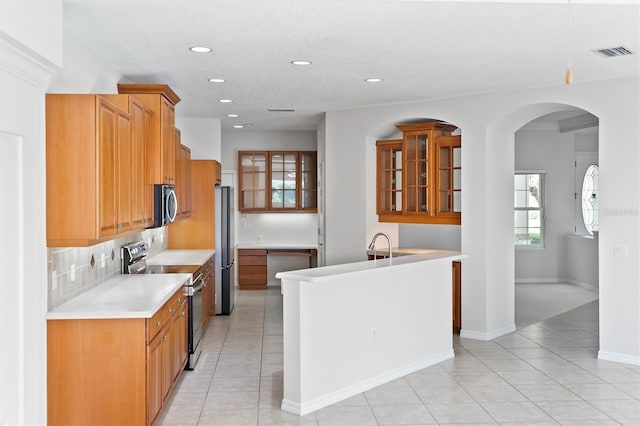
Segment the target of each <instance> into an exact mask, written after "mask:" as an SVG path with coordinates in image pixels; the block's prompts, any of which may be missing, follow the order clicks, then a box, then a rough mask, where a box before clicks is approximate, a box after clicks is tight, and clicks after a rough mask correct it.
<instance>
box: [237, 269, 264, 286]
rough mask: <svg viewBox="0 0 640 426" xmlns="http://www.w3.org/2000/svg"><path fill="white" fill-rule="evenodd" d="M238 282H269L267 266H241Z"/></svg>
mask: <svg viewBox="0 0 640 426" xmlns="http://www.w3.org/2000/svg"><path fill="white" fill-rule="evenodd" d="M239 272H240V273H239V277H238V284H240V285H243V284H267V267H266V266H255V265H249V266H246V265H245V266H241V267H240V271H239Z"/></svg>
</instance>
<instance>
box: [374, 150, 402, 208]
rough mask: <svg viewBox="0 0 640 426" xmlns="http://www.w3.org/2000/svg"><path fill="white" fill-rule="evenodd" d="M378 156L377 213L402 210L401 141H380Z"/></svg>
mask: <svg viewBox="0 0 640 426" xmlns="http://www.w3.org/2000/svg"><path fill="white" fill-rule="evenodd" d="M377 151H378V152H377V157H378V182H377V185H378V213H381V212H384V213H390V212H398V213H401V212H402V164H403V163H402V141H401V140H400V141H380V142H378V144H377Z"/></svg>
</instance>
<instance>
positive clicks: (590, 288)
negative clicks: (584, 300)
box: [566, 279, 600, 293]
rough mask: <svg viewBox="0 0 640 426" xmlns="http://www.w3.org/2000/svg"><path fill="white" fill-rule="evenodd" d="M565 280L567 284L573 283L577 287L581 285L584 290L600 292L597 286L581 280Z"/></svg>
mask: <svg viewBox="0 0 640 426" xmlns="http://www.w3.org/2000/svg"><path fill="white" fill-rule="evenodd" d="M566 282H567V284H573V285H576V286H578V287H582V288H584V289H585V290H589V291H592V292H594V293H600V289H599V288H598V287H595V286H593V285H591V284H587V283H583V282H580V281H576V280H570V279H567V280H566Z"/></svg>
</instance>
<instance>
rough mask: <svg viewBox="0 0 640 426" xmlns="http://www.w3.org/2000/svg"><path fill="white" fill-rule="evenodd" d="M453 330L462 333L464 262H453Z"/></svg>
mask: <svg viewBox="0 0 640 426" xmlns="http://www.w3.org/2000/svg"><path fill="white" fill-rule="evenodd" d="M452 285H453V332H454V333H455V334H460V328H462V297H461V296H462V293H461V290H462V262H460V261H454V262H453V279H452Z"/></svg>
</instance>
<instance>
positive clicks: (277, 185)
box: [238, 151, 318, 213]
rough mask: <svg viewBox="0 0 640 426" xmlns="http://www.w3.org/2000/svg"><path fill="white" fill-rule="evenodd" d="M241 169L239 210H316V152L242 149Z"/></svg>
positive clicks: (240, 155)
mask: <svg viewBox="0 0 640 426" xmlns="http://www.w3.org/2000/svg"><path fill="white" fill-rule="evenodd" d="M238 171H239V172H238V180H239V186H240V198H239V208H240V211H243V212H247V213H249V212H274V213H277V212H300V211H307V212H314V213H315V212H316V211H317V205H318V201H317V200H318V195H317V192H318V191H317V157H316V152H315V151H240V152H239V153H238Z"/></svg>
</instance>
